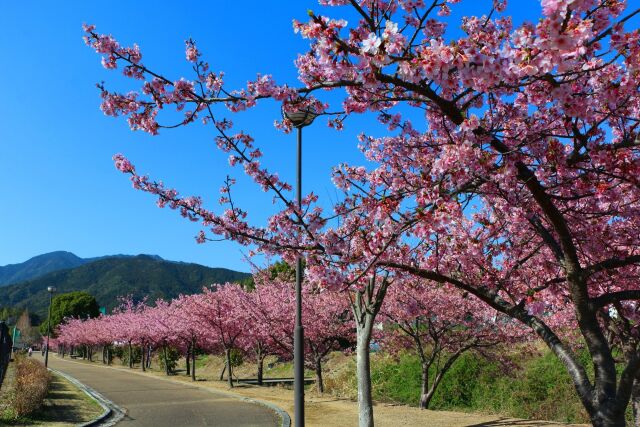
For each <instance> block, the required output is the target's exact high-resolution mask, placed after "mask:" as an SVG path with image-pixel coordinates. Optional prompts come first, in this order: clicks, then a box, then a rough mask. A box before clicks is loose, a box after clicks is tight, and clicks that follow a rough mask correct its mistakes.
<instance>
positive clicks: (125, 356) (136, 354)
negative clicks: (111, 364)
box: [111, 344, 142, 366]
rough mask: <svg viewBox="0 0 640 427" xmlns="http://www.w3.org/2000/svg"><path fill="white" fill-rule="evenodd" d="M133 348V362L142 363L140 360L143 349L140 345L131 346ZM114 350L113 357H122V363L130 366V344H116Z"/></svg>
mask: <svg viewBox="0 0 640 427" xmlns="http://www.w3.org/2000/svg"><path fill="white" fill-rule="evenodd" d="M131 348H132V353H133V363H134V364H136V363H140V361H141V360H142V350H141V349H140V347H137V346H135V345H134V346H131ZM111 352H112V355H113V356H112V357H117V358H118V359H120V363H122V365H123V366H128V365H129V345H127V344H125V345H122V346H115V347H113V349H112V350H111Z"/></svg>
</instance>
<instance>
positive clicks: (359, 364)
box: [356, 314, 373, 427]
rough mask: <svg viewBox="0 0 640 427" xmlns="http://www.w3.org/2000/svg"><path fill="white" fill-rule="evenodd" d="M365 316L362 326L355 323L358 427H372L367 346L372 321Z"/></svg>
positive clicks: (367, 315) (369, 341)
mask: <svg viewBox="0 0 640 427" xmlns="http://www.w3.org/2000/svg"><path fill="white" fill-rule="evenodd" d="M370 317H371V315H370V314H365V321H364V322H363V323H364V324H361V323H360V322H357V331H356V332H357V340H356V342H357V344H356V373H357V380H358V425H359V427H373V400H372V398H371V362H370V359H369V356H370V355H369V345H370V343H371V329H372V327H373V319H371V320H370V321H369V318H370Z"/></svg>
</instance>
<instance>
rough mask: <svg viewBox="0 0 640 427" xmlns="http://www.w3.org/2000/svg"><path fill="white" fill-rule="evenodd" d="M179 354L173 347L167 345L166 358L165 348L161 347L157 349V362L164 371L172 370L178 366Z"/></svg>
mask: <svg viewBox="0 0 640 427" xmlns="http://www.w3.org/2000/svg"><path fill="white" fill-rule="evenodd" d="M180 357H181V354H180V352H179V351H178V350H176V349H175V348H173V347H167V349H166V359H165V350H164V349H163V348H162V347H161V348H160V349H159V350H158V363H159V365H160V367H161V368H162V369H164V370H166V371H169V372H173V371H174V370H175V369H176V366H178V360H180Z"/></svg>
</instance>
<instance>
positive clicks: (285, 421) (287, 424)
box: [50, 360, 291, 427]
mask: <svg viewBox="0 0 640 427" xmlns="http://www.w3.org/2000/svg"><path fill="white" fill-rule="evenodd" d="M65 362H67V363H77V364H79V365H86V363H82V362H77V361H75V360H65ZM92 365H93V364H92ZM93 366H95V367H97V368H102V369H114V370H116V371H123V372H129V373H132V374H135V375H141V376H143V377H151V378H156V379H159V380H161V381H168V382H171V383H174V384H182V385H185V384H186V385H191V386H193V387H197V388H199V389H201V390H205V391H207V392H209V393H213V394H222V395H226V396H232V397H234V398H236V399H238V400H241V401H243V402H249V403H255V404H257V405H261V406H264V407H267V408H269V409H271V410H272V411H274V412H275V413H276V415H277V416H278V417H280V427H291V417H290V416H289V413H287V411H285V410H284V409H282V408H280V407H279V406H277V405H275V404H273V403H271V402H266V401H264V400H259V399H254V398H251V397H245V396H242V395H240V394H238V393H233V392H226V391H223V390H215V389H212V388H210V387H206V386H203V385H200V384H194V383H187V382H184V381H179V380H174V379H171V378H164V377H160V376H155V375H148V374H144V373H142V372H138V371H135V370H129V369H121V368H116V367H114V366H101V365H93ZM50 370H51V371H54V372H55V373H57V374H60V375H62V376H63V377H65V378H67V379H69V381H71V382H72V383H74V384H76V383H77V384H79V387H80V389H81V390H83V391H84V392H85V393H87V394H89V396H90V397H92V398H96V396H98V399H96V400H98V403H100V400H99V399H102V400H103V401H104V402H106V406H109V405H112V408H111V409H112V410H114V412H115V411H117V412H119V413H120V416H119V417H118V418H117V420H116V421H115V422H109V423H108V424H100V421H99V419H96V420H93V421H90V422H89V423H85V424H82V425H81V426H78V427H88V426H96V425H100V426H104V427H108V426H113V425H114V424H115V423H117V422H118V421H120V420H121V419H122V418H123V417H124V415H125V411H124V410H123V409H121V408H120V407H118V406H117V405H116V404H114V403H113V402H111V401H110V400H108V399H106V398H105V397H104V396H102V395H101V394H100V393H98V392H97V391H95V390H93V389H92V388H90V387H87V386H85V385H84V384H82V383H81V382H79V381H78V380H76V379H75V378H73V377H70V376H68V375H67V374H64V373H62V372H59V371H57V370H55V369H50ZM87 390H88V391H90V392H92V393H94V394H95V395H96V396H93V395H92V394H91V393H90V392H88V391H87ZM103 415H104V414H103ZM101 418H102V416H101V417H100V419H101Z"/></svg>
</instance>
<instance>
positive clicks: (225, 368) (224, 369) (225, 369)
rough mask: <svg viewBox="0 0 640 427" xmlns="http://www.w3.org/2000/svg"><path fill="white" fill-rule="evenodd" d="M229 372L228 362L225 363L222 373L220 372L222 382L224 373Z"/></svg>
mask: <svg viewBox="0 0 640 427" xmlns="http://www.w3.org/2000/svg"><path fill="white" fill-rule="evenodd" d="M226 371H227V362H226V361H225V363H224V366H223V367H222V372H220V381H222V380H223V379H224V373H225V372H226Z"/></svg>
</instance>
